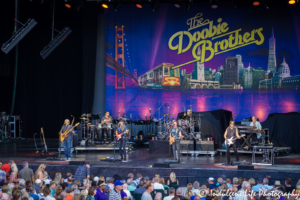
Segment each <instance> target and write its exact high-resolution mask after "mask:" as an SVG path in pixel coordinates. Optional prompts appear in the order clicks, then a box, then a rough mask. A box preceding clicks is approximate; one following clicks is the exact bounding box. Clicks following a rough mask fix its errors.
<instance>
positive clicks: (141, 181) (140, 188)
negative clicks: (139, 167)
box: [134, 179, 146, 194]
mask: <svg viewBox="0 0 300 200" xmlns="http://www.w3.org/2000/svg"><path fill="white" fill-rule="evenodd" d="M144 181H145V179H142V180H140V182H139V188H137V189H136V190H135V191H134V194H143V193H144V192H145V191H146V188H145V187H144V185H145V184H144Z"/></svg>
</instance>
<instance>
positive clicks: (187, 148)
mask: <svg viewBox="0 0 300 200" xmlns="http://www.w3.org/2000/svg"><path fill="white" fill-rule="evenodd" d="M194 151H195V141H194V140H180V153H194Z"/></svg>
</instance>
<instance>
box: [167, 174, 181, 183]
mask: <svg viewBox="0 0 300 200" xmlns="http://www.w3.org/2000/svg"><path fill="white" fill-rule="evenodd" d="M167 185H179V182H178V180H177V179H176V174H175V173H174V172H171V174H170V180H168V182H167Z"/></svg>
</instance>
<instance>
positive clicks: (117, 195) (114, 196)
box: [109, 180, 123, 200]
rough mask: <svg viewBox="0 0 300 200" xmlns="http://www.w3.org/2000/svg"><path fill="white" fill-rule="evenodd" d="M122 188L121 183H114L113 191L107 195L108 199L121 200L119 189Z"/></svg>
mask: <svg viewBox="0 0 300 200" xmlns="http://www.w3.org/2000/svg"><path fill="white" fill-rule="evenodd" d="M122 188H123V183H122V182H121V181H119V180H117V181H115V183H114V189H113V190H112V191H111V192H110V193H109V199H114V200H121V199H122V197H121V189H122Z"/></svg>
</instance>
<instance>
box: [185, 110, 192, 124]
mask: <svg viewBox="0 0 300 200" xmlns="http://www.w3.org/2000/svg"><path fill="white" fill-rule="evenodd" d="M184 116H185V117H186V120H188V121H190V120H191V119H192V118H193V116H192V110H191V109H187V111H186V114H185V113H184Z"/></svg>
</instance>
